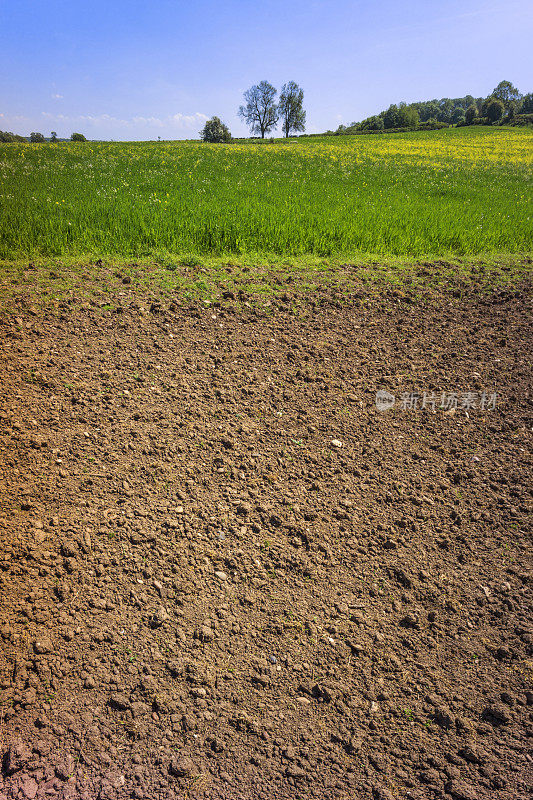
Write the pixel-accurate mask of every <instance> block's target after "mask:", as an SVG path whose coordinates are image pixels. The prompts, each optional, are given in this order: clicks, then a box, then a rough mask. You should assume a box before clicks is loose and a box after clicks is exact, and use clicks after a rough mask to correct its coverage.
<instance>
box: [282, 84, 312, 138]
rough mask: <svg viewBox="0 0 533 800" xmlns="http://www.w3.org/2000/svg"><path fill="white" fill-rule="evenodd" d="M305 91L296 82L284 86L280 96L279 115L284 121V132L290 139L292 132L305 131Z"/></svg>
mask: <svg viewBox="0 0 533 800" xmlns="http://www.w3.org/2000/svg"><path fill="white" fill-rule="evenodd" d="M303 101H304V91H303V89H301V88H300V87H299V86H298V84H297V83H295V82H294V81H289V82H288V83H285V84H283V88H282V90H281V94H280V96H279V105H278V114H279V116H280V118H281V119H282V120H283V123H282V126H281V127H282V130H283V133H284V134H285V136H286V137H287V138H288V137H289V134H290V132H291V131H304V130H305V111H304V109H303Z"/></svg>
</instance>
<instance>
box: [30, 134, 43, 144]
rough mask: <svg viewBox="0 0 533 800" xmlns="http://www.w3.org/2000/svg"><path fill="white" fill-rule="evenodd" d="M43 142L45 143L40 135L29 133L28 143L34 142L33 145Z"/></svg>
mask: <svg viewBox="0 0 533 800" xmlns="http://www.w3.org/2000/svg"><path fill="white" fill-rule="evenodd" d="M44 141H45V138H44V136H43V135H42V133H35V132H34V133H30V142H34V143H37V142H39V143H41V142H44Z"/></svg>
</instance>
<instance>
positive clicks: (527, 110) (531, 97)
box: [520, 92, 533, 114]
mask: <svg viewBox="0 0 533 800" xmlns="http://www.w3.org/2000/svg"><path fill="white" fill-rule="evenodd" d="M520 114H533V93H531V92H530V93H529V94H525V95H524V96H523V98H522V104H521V105H520Z"/></svg>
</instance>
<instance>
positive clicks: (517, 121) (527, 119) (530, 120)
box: [509, 114, 533, 126]
mask: <svg viewBox="0 0 533 800" xmlns="http://www.w3.org/2000/svg"><path fill="white" fill-rule="evenodd" d="M509 125H513V126H517V125H533V114H515V115H514V117H513V118H512V119H511V120H510V121H509Z"/></svg>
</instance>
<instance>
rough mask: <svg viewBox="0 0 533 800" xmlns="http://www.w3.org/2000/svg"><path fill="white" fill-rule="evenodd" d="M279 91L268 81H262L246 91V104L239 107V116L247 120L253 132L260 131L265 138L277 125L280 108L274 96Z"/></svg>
mask: <svg viewBox="0 0 533 800" xmlns="http://www.w3.org/2000/svg"><path fill="white" fill-rule="evenodd" d="M276 94H277V92H276V90H275V89H274V87H273V86H272V85H271V84H270V83H269V82H268V81H261V83H260V84H259V85H258V86H252V87H251V89H247V90H246V91H245V93H244V99H245V101H246V105H245V106H241V107H240V108H239V117H241V119H243V120H244V121H245V123H246V124H247V125H248V127H249V128H250V130H251V132H252V133H260V134H261V138H262V139H264V138H265V134H266V133H270V131H271V130H273V128H275V127H276V123H277V121H278V109H277V106H276V103H275V102H274V98H275V96H276Z"/></svg>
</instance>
